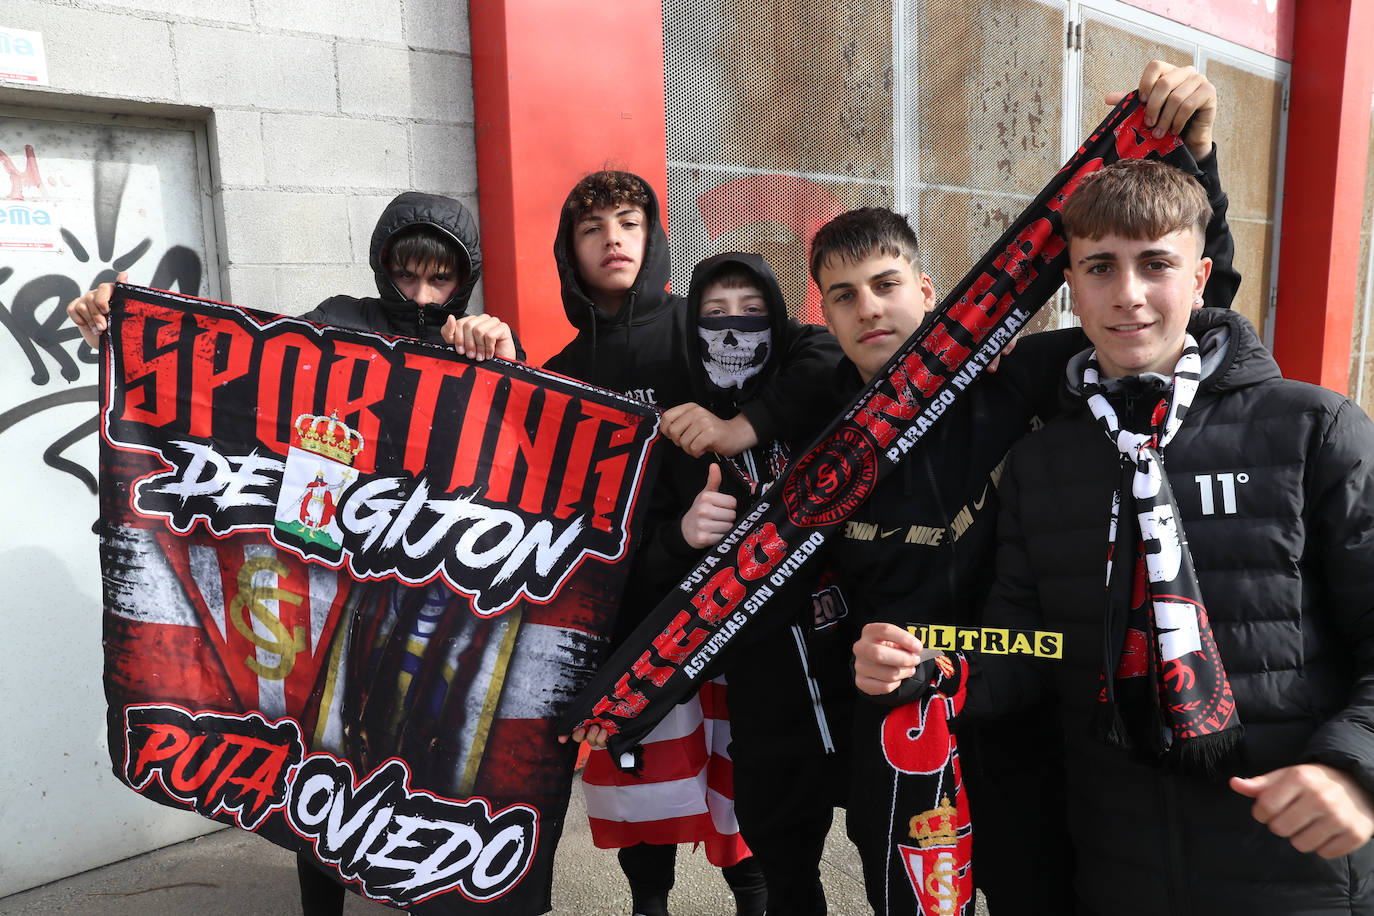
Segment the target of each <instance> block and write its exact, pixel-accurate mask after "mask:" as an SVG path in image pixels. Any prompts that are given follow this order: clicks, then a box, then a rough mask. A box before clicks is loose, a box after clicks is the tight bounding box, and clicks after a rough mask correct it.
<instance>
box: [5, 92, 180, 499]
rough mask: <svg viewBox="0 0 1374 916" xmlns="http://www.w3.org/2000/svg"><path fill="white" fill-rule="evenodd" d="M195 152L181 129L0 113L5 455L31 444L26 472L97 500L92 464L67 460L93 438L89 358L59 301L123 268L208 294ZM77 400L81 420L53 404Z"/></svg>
mask: <svg viewBox="0 0 1374 916" xmlns="http://www.w3.org/2000/svg"><path fill="white" fill-rule="evenodd" d="M168 135H172V138H173V139H174V140H180V141H181V142H172V143H167V142H166V141H167V139H168ZM169 154H170V157H171V158H173V159H178V160H182V161H174V162H168V158H169ZM188 154H189V161H185V160H187V159H188ZM194 156H195V147H194V143H193V138H192V137H191V136H190V134H189V133H187V132H185V131H170V130H152V129H147V130H138V129H132V128H118V129H116V128H111V127H102V126H95V125H84V124H72V123H61V122H47V121H38V120H27V119H9V118H0V170H3V174H0V189H3V190H5V191H7V192H8V193H7V194H6V196H5V197H4V198H3V199H0V348H3V350H0V352H5V353H6V354H7V355H6V356H5V357H4V359H3V360H0V363H3V368H0V448H6V449H21V448H22V449H25V450H28V451H30V452H31V451H33V449H34V448H35V444H36V445H37V448H38V450H39V454H34V455H33V456H32V458H33V461H32V462H29V463H27V464H26V466H28V467H36V466H37V462H38V461H39V460H41V462H42V464H43V465H46V466H47V467H48V468H51V469H52V470H53V471H56V472H58V473H60V474H62V475H70V477H72V478H75V479H76V480H78V481H80V482H81V483H82V484H83V485H84V486H85V487H86V488H87V489H89V490H90V492H91V493H95V492H96V478H95V475H94V473H93V470H92V468H93V467H94V465H93V464H92V463H91V462H90V461H83V460H78V459H77V458H75V457H74V452H76V451H78V450H79V449H78V443H81V442H82V441H83V440H87V439H88V437H93V436H94V435H95V433H96V429H97V427H96V417H95V406H96V396H97V387H98V367H97V356H96V353H95V351H93V350H92V349H91V348H90V347H88V346H86V344H85V343H84V342H83V341H82V340H81V335H80V334H79V332H78V331H77V330H76V328H75V327H74V326H72V324H71V323H70V322H69V321H68V320H67V313H66V305H67V303H68V302H70V301H71V300H72V299H74V298H76V297H77V296H79V295H81V293H82V292H83V291H85V290H87V289H90V288H92V287H94V286H95V285H97V284H99V283H104V282H107V281H111V280H113V279H114V278H115V276H116V274H118V273H120V272H122V271H128V272H130V274H131V279H133V280H135V281H137V282H140V283H144V284H146V285H148V286H153V287H157V288H159V289H172V290H177V291H179V292H184V293H188V294H191V295H198V294H202V293H203V291H202V284H203V281H204V280H205V267H204V257H203V255H202V253H201V251H202V250H203V244H204V243H203V232H202V229H201V226H202V223H201V216H200V210H199V207H200V197H199V184H198V179H197V173H196V167H195V161H194ZM178 179H180V180H178ZM188 179H189V180H188ZM11 349H12V350H13V351H14V355H9V351H10V350H11ZM74 404H82V405H89V407H90V410H89V416H86V417H83V418H81V419H80V420H77V421H74V420H73V411H71V410H63V409H62V408H67V407H68V406H69V405H74ZM21 430H23V431H24V433H23V435H22V436H21ZM40 455H41V457H40ZM33 483H37V481H36V480H35V481H33Z"/></svg>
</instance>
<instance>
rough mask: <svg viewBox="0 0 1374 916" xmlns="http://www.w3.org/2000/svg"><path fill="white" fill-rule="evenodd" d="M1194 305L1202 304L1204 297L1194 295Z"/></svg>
mask: <svg viewBox="0 0 1374 916" xmlns="http://www.w3.org/2000/svg"><path fill="white" fill-rule="evenodd" d="M1193 305H1199V306H1200V305H1202V297H1201V296H1194V297H1193Z"/></svg>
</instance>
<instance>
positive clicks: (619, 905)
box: [0, 780, 869, 916]
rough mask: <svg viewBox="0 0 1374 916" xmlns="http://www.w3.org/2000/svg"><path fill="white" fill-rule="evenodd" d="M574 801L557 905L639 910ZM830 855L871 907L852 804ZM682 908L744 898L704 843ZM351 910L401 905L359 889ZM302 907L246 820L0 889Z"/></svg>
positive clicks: (278, 852)
mask: <svg viewBox="0 0 1374 916" xmlns="http://www.w3.org/2000/svg"><path fill="white" fill-rule="evenodd" d="M574 785H575V787H576V788H575V789H574V791H573V798H572V803H571V804H570V806H569V809H568V818H567V829H566V830H565V831H564V834H563V839H562V842H561V843H560V844H559V849H558V856H557V858H556V860H555V864H554V891H553V911H554V912H555V913H560V914H577V916H584V914H585V916H629V914H630V892H629V888H628V887H627V886H626V884H625V879H624V877H622V876H621V874H620V867H619V865H618V864H617V863H616V859H615V854H614V853H613V852H610V851H608V850H603V849H596V848H594V847H593V846H592V843H591V834H590V831H589V830H588V827H587V817H586V807H585V805H584V803H583V800H582V791H581V786H582V783H581V781H580V780H579V781H577V782H576V783H575V784H574ZM836 815H837V817H836V824H835V827H834V829H833V830H832V831H831V834H830V839H829V841H828V843H827V845H826V853H825V858H824V860H823V861H822V863H821V872H822V880H823V881H824V882H825V888H826V894H827V896H828V897H829V899H830V912H831V913H832V914H836V916H851V914H852V916H859V914H864V913H868V912H869V909H868V906H867V904H866V903H865V901H864V895H863V879H862V877H861V875H860V872H859V861H858V857H857V856H856V855H855V854H854V849H853V847H852V846H850V844H849V841H848V840H846V839H845V836H844V826H843V823H844V822H843V812H838V811H837V812H836ZM669 902H670V904H671V906H672V911H673V914H674V916H731V914H733V913H734V901H733V898H732V897H731V896H730V892H729V889H728V888H726V886H725V882H724V880H723V879H722V878H721V876H720V872H719V871H718V870H716V869H715V868H712V867H711V865H710V864H709V863H708V862H707V861H706V857H705V855H704V854H702V853H701V852H696V853H692V852H690V851H689V850H688V849H686V848H683V849H680V850H679V851H678V877H677V886H676V887H675V888H674V889H673V895H672V897H671V899H670V901H669ZM344 912H345V914H346V916H382V914H386V913H395V912H396V911H395V910H393V909H390V908H389V907H385V906H382V905H381V904H378V903H375V902H371V901H368V900H365V899H363V898H362V897H359V896H357V895H353V894H350V895H349V897H348V903H347V906H346V907H345V909H344ZM48 913H62V914H73V916H85V914H92V916H94V914H100V916H182V914H189V916H295V914H299V913H300V905H299V898H298V897H297V891H296V865H295V857H294V856H293V855H292V854H291V853H288V852H287V851H286V850H284V849H281V848H279V847H277V846H273V845H272V844H271V843H268V842H266V841H265V840H262V839H260V838H258V837H257V836H254V835H253V834H250V833H246V832H244V831H241V830H221V831H219V832H217V833H214V834H211V835H210V836H207V837H201V838H200V839H196V840H189V841H187V842H185V843H178V844H177V845H175V846H169V847H167V848H166V849H160V850H157V851H156V852H150V853H147V854H146V855H141V856H137V857H135V858H132V859H127V860H125V861H123V862H117V863H115V864H113V865H107V866H105V867H104V868H98V869H95V870H93V871H89V872H86V873H85V874H81V875H76V876H74V877H71V878H67V879H66V880H63V881H57V882H54V883H53V884H49V885H45V886H44V887H39V888H34V889H33V890H29V891H25V892H23V893H21V894H13V895H11V896H9V897H5V898H3V899H0V914H2V916H18V914H48Z"/></svg>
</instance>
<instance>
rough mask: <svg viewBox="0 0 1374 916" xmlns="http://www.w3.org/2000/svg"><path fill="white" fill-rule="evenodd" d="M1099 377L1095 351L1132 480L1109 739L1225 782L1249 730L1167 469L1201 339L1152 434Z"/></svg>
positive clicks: (1117, 592)
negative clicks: (1121, 416)
mask: <svg viewBox="0 0 1374 916" xmlns="http://www.w3.org/2000/svg"><path fill="white" fill-rule="evenodd" d="M1099 373H1100V369H1099V366H1098V363H1097V353H1096V352H1095V351H1094V352H1093V354H1092V355H1091V357H1090V358H1089V360H1088V365H1087V368H1086V369H1085V370H1084V372H1083V393H1084V395H1085V396H1086V397H1087V402H1088V408H1089V409H1090V410H1091V411H1092V412H1093V416H1095V417H1097V419H1098V422H1100V423H1101V424H1102V426H1103V429H1104V430H1105V431H1106V433H1107V438H1108V439H1110V440H1111V441H1112V444H1113V445H1115V446H1116V448H1117V450H1118V451H1119V452H1120V453H1121V467H1122V481H1121V483H1120V484H1119V485H1118V487H1117V490H1116V493H1115V494H1114V495H1113V497H1112V517H1111V526H1110V528H1109V530H1108V553H1107V580H1106V581H1107V615H1106V621H1105V624H1104V626H1103V656H1104V663H1103V670H1102V678H1101V682H1102V689H1101V691H1100V693H1099V696H1098V701H1099V703H1100V704H1101V705H1100V707H1099V716H1098V722H1097V725H1098V729H1097V730H1098V734H1099V737H1101V738H1102V739H1103V740H1105V741H1107V742H1108V743H1111V744H1115V745H1118V746H1123V747H1136V748H1138V749H1140V750H1142V751H1146V752H1149V753H1151V754H1153V755H1154V756H1155V757H1156V758H1158V759H1165V760H1169V761H1170V762H1172V763H1175V764H1177V765H1178V766H1179V768H1180V769H1182V770H1185V771H1190V772H1195V773H1199V774H1202V775H1205V776H1209V777H1213V776H1216V775H1218V774H1220V773H1222V772H1223V771H1224V770H1225V769H1226V768H1227V765H1228V764H1229V763H1230V761H1231V759H1232V758H1233V757H1234V755H1235V754H1236V753H1237V751H1238V750H1239V745H1240V739H1241V737H1242V735H1243V733H1244V732H1243V729H1242V727H1241V724H1240V719H1239V717H1238V716H1237V715H1236V704H1235V700H1234V698H1233V696H1232V694H1231V682H1230V681H1229V680H1228V679H1227V677H1226V668H1225V667H1224V666H1223V664H1222V661H1221V653H1220V652H1218V651H1217V645H1216V641H1215V640H1214V639H1213V637H1212V628H1211V625H1210V623H1209V622H1208V619H1207V610H1206V606H1205V605H1204V604H1203V600H1202V591H1201V588H1200V587H1199V585H1198V581H1197V576H1196V574H1195V572H1194V570H1193V559H1192V555H1191V553H1190V552H1189V550H1188V541H1187V539H1186V537H1185V536H1184V533H1183V523H1182V518H1181V517H1180V515H1179V511H1178V504H1177V503H1176V502H1175V501H1174V496H1173V492H1172V491H1171V489H1170V487H1169V477H1168V475H1167V474H1166V473H1165V472H1164V450H1165V447H1166V446H1168V444H1169V442H1170V441H1171V440H1172V439H1173V438H1174V436H1175V434H1176V433H1177V432H1178V430H1179V429H1180V428H1181V427H1182V426H1183V421H1184V417H1185V416H1186V415H1187V413H1188V408H1189V407H1190V406H1191V405H1192V402H1193V397H1194V395H1195V394H1196V393H1197V389H1198V384H1199V382H1200V381H1201V376H1202V360H1201V357H1200V356H1199V354H1198V346H1197V341H1196V340H1195V339H1193V337H1192V335H1188V336H1187V339H1186V341H1185V345H1184V349H1183V355H1182V356H1181V357H1180V358H1179V361H1178V364H1177V365H1176V366H1175V367H1174V374H1173V379H1172V381H1171V383H1170V384H1169V386H1168V388H1167V390H1166V392H1165V393H1164V395H1163V397H1161V398H1160V400H1159V402H1158V403H1157V404H1156V405H1155V407H1154V409H1153V410H1152V411H1151V413H1150V417H1149V428H1148V429H1147V430H1146V431H1145V432H1132V431H1130V430H1127V429H1122V428H1121V423H1120V422H1119V421H1118V419H1117V415H1116V411H1115V409H1113V407H1112V405H1111V403H1110V402H1109V401H1108V400H1107V397H1106V394H1105V389H1104V386H1103V384H1102V382H1101V381H1100V379H1099ZM1127 500H1129V505H1128V506H1127V509H1128V511H1126V512H1122V503H1123V502H1125V501H1127ZM1133 524H1134V526H1133ZM1114 568H1115V569H1117V570H1118V574H1117V575H1116V576H1113V574H1112V571H1113V569H1114Z"/></svg>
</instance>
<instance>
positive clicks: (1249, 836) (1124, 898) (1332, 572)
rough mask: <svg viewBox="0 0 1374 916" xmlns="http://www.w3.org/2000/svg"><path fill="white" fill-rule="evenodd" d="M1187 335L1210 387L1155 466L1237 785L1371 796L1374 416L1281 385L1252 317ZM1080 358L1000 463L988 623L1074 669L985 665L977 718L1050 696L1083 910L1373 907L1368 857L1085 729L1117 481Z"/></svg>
mask: <svg viewBox="0 0 1374 916" xmlns="http://www.w3.org/2000/svg"><path fill="white" fill-rule="evenodd" d="M1188 329H1189V332H1190V333H1191V334H1192V335H1193V336H1194V337H1195V338H1196V339H1197V341H1198V343H1199V349H1200V351H1201V353H1202V357H1203V367H1202V376H1203V378H1202V382H1201V384H1200V385H1199V387H1198V390H1197V394H1196V395H1195V397H1194V398H1193V402H1192V406H1191V407H1190V409H1189V411H1188V413H1187V415H1186V418H1185V420H1184V422H1183V425H1182V427H1181V428H1180V429H1179V431H1178V433H1177V434H1176V435H1175V436H1174V438H1173V440H1172V441H1171V442H1170V443H1169V444H1168V446H1167V447H1166V449H1165V450H1164V470H1165V472H1166V473H1167V474H1168V477H1169V480H1170V482H1171V485H1172V490H1173V495H1174V498H1175V500H1176V501H1177V504H1178V511H1179V515H1180V521H1181V522H1182V528H1183V530H1184V532H1186V535H1187V541H1188V545H1189V547H1190V550H1191V553H1192V558H1193V563H1194V567H1195V568H1196V572H1197V578H1198V582H1199V584H1200V586H1201V589H1202V596H1203V598H1204V600H1205V601H1206V605H1207V617H1208V619H1209V620H1210V622H1211V626H1212V630H1213V633H1214V635H1215V638H1216V645H1217V650H1218V652H1219V653H1220V656H1221V661H1222V664H1223V665H1224V667H1225V670H1226V674H1227V676H1228V679H1229V680H1230V682H1231V686H1232V689H1233V691H1234V697H1235V703H1236V713H1237V715H1238V716H1239V718H1240V722H1241V724H1242V725H1243V726H1244V727H1245V734H1244V740H1243V749H1244V752H1245V757H1246V761H1245V762H1244V763H1243V764H1242V765H1241V768H1240V772H1239V773H1238V774H1237V775H1244V776H1252V775H1257V774H1261V773H1265V772H1269V771H1271V770H1274V769H1277V768H1281V767H1286V766H1292V765H1294V764H1298V763H1302V762H1319V763H1325V764H1328V765H1330V766H1333V767H1336V768H1338V769H1341V770H1344V771H1346V772H1347V773H1349V774H1351V775H1352V776H1354V777H1355V779H1356V780H1357V781H1358V782H1359V784H1360V785H1361V786H1362V787H1363V788H1364V790H1365V792H1366V793H1369V794H1370V795H1371V796H1372V797H1374V535H1371V528H1372V527H1374V473H1372V472H1371V464H1370V462H1371V456H1374V424H1372V423H1371V422H1370V420H1369V418H1368V417H1367V416H1365V415H1364V413H1363V412H1362V411H1361V410H1360V409H1359V407H1357V406H1356V405H1355V404H1353V403H1352V402H1351V401H1349V400H1348V399H1347V398H1345V397H1342V396H1341V395H1339V394H1336V393H1335V392H1332V391H1328V390H1326V389H1324V388H1318V387H1316V386H1314V385H1307V384H1304V383H1301V382H1295V381H1289V380H1286V379H1283V378H1282V377H1281V375H1280V373H1279V369H1278V366H1277V365H1276V364H1275V362H1274V360H1273V357H1272V356H1271V355H1270V354H1269V352H1268V350H1266V349H1265V348H1264V346H1263V344H1261V343H1260V341H1259V339H1258V338H1257V336H1256V335H1255V331H1254V329H1253V327H1251V325H1250V324H1249V322H1247V321H1246V320H1245V319H1244V318H1242V317H1241V316H1240V315H1237V314H1235V313H1233V312H1229V311H1221V310H1216V309H1204V310H1202V311H1199V312H1196V313H1195V314H1194V315H1193V316H1192V319H1191V320H1190V321H1189V325H1188ZM1085 359H1086V354H1084V355H1083V356H1081V357H1077V358H1075V360H1074V361H1073V363H1071V364H1070V367H1069V371H1068V379H1069V387H1070V388H1071V389H1073V391H1071V392H1069V393H1068V394H1067V395H1066V408H1065V411H1064V412H1063V413H1061V414H1060V415H1059V416H1058V417H1056V418H1055V419H1054V420H1052V421H1051V422H1050V423H1049V424H1048V425H1047V426H1046V427H1045V428H1044V429H1043V430H1040V431H1039V432H1037V433H1035V434H1033V435H1031V436H1029V437H1027V438H1026V439H1025V440H1023V441H1022V442H1021V443H1020V444H1018V445H1017V447H1016V448H1015V449H1014V450H1013V452H1012V454H1011V457H1010V458H1009V460H1008V464H1007V471H1006V474H1005V476H1004V478H1003V483H1002V488H1001V489H1002V495H1003V510H1002V519H1001V522H1000V532H999V541H1000V545H1001V546H1000V549H999V552H998V556H997V587H996V588H995V589H994V592H993V595H992V598H991V600H990V602H989V604H988V609H987V622H988V624H989V625H992V626H1011V627H1021V626H1030V627H1032V628H1040V629H1048V630H1054V631H1060V632H1062V633H1063V634H1064V639H1063V650H1064V657H1063V660H1062V661H1059V662H1053V663H1041V664H1038V665H1036V664H1034V663H1032V662H1027V663H1026V664H1024V665H1022V664H1018V663H1015V662H1011V661H1010V660H1009V657H1008V658H1007V659H1003V658H997V659H993V658H991V657H985V658H984V660H983V665H982V674H981V676H975V677H974V679H973V680H972V681H971V683H970V688H969V690H970V693H969V700H968V706H967V707H966V709H965V715H966V716H977V715H980V714H981V713H984V712H989V711H997V710H999V709H1005V708H1006V707H1007V706H1008V705H1016V704H1017V703H1019V702H1021V701H1023V700H1024V699H1025V698H1027V697H1028V696H1031V695H1034V693H1035V689H1036V688H1037V687H1038V686H1039V685H1040V684H1041V683H1042V682H1048V683H1049V684H1052V685H1053V688H1054V690H1053V694H1054V698H1055V705H1056V707H1057V708H1058V710H1059V714H1060V718H1061V719H1062V723H1063V732H1064V740H1065V742H1066V745H1067V748H1068V753H1067V755H1066V761H1065V763H1066V770H1067V773H1068V783H1067V801H1066V807H1067V811H1068V818H1069V826H1070V829H1071V831H1072V834H1073V839H1074V844H1073V845H1074V848H1075V851H1076V853H1077V857H1078V868H1077V874H1076V880H1075V887H1076V891H1077V894H1078V897H1079V899H1080V901H1082V902H1084V903H1086V904H1087V906H1088V908H1089V910H1090V911H1091V912H1092V913H1095V914H1102V916H1106V914H1108V913H1110V914H1123V916H1124V914H1147V913H1148V914H1156V913H1171V914H1179V916H1186V914H1198V916H1204V914H1205V916H1211V914H1216V913H1246V914H1250V913H1254V914H1288V913H1309V914H1319V913H1320V914H1336V913H1342V914H1344V913H1371V912H1374V844H1366V845H1365V846H1363V847H1361V848H1360V849H1358V850H1356V851H1355V852H1354V853H1353V854H1351V855H1350V856H1347V857H1344V858H1341V859H1334V860H1326V859H1323V858H1321V857H1320V856H1318V855H1316V854H1315V853H1300V852H1298V851H1296V850H1295V849H1294V848H1293V847H1292V846H1291V845H1290V844H1289V842H1288V840H1287V839H1284V838H1281V837H1277V836H1274V835H1273V834H1271V833H1270V832H1269V830H1268V829H1266V827H1265V826H1264V825H1262V824H1260V823H1258V822H1256V821H1255V820H1254V819H1253V817H1252V815H1251V805H1252V804H1253V802H1252V800H1251V799H1249V798H1245V797H1243V796H1241V795H1239V794H1238V793H1236V792H1234V791H1232V790H1231V789H1230V788H1229V786H1227V784H1226V783H1225V782H1218V783H1211V782H1208V781H1205V780H1204V779H1202V778H1200V777H1197V776H1192V775H1187V774H1181V773H1178V772H1176V771H1173V770H1171V769H1169V768H1167V767H1165V766H1162V765H1155V764H1152V763H1151V762H1147V761H1146V760H1144V759H1143V758H1142V757H1140V756H1138V755H1137V754H1133V753H1132V752H1130V751H1128V750H1124V749H1121V748H1116V747H1109V746H1108V745H1107V744H1106V743H1105V742H1104V741H1103V740H1101V739H1100V738H1098V737H1096V736H1095V735H1094V734H1093V733H1092V729H1091V727H1090V723H1091V722H1092V721H1093V716H1094V714H1095V711H1096V709H1097V707H1098V705H1099V704H1098V703H1097V697H1098V693H1099V685H1100V678H1101V674H1102V671H1103V670H1104V668H1105V667H1106V665H1105V664H1104V650H1103V637H1102V621H1103V617H1104V613H1105V608H1106V600H1107V599H1106V594H1105V591H1104V588H1103V577H1104V571H1105V569H1106V562H1107V548H1108V545H1107V526H1108V517H1109V515H1110V504H1111V500H1112V494H1113V491H1114V489H1115V487H1116V486H1117V485H1118V484H1119V483H1120V482H1121V479H1122V478H1121V471H1120V457H1119V455H1118V453H1117V451H1116V448H1115V447H1114V445H1113V444H1112V443H1111V442H1110V441H1109V440H1108V439H1107V436H1106V435H1105V434H1104V431H1103V429H1102V427H1101V425H1100V424H1099V423H1098V422H1097V420H1096V419H1095V418H1094V417H1093V416H1092V414H1091V412H1090V411H1089V409H1088V406H1087V403H1086V402H1085V401H1084V400H1083V399H1082V398H1081V396H1080V395H1078V394H1077V389H1078V388H1079V387H1080V386H1081V382H1082V364H1083V361H1084V360H1085ZM1061 378H1062V377H1061ZM1108 398H1109V400H1113V402H1114V403H1115V405H1116V408H1117V411H1118V414H1119V415H1121V416H1123V417H1124V416H1129V415H1131V414H1132V413H1133V411H1132V410H1131V407H1130V405H1129V404H1128V403H1125V402H1124V401H1122V400H1121V399H1120V397H1118V396H1116V395H1113V394H1110V393H1109V394H1108Z"/></svg>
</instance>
